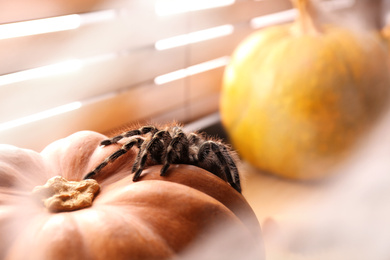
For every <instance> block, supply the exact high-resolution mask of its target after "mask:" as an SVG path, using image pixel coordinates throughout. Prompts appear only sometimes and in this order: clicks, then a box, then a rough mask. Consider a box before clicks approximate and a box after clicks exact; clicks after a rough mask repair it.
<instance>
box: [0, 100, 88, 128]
mask: <svg viewBox="0 0 390 260" xmlns="http://www.w3.org/2000/svg"><path fill="white" fill-rule="evenodd" d="M81 105H82V104H81V102H72V103H70V104H66V105H63V106H59V107H55V108H52V109H48V110H45V111H42V112H39V113H36V114H33V115H29V116H26V117H22V118H18V119H15V120H12V121H8V122H5V123H1V124H0V131H4V130H7V129H10V128H14V127H17V126H21V125H25V124H29V123H32V122H35V121H39V120H42V119H45V118H49V117H52V116H56V115H60V114H63V113H66V112H69V111H72V110H76V109H79V108H80V107H81Z"/></svg>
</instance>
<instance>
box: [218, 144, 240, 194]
mask: <svg viewBox="0 0 390 260" xmlns="http://www.w3.org/2000/svg"><path fill="white" fill-rule="evenodd" d="M219 147H220V149H221V150H222V151H221V152H222V154H223V156H224V157H225V159H226V161H227V163H228V165H229V169H230V172H231V173H232V177H233V179H234V183H235V184H236V185H237V186H238V187H239V188H240V191H241V182H240V174H239V173H238V168H237V166H236V163H235V162H234V160H233V158H232V157H231V156H230V153H229V151H228V149H227V148H226V146H224V145H220V146H219Z"/></svg>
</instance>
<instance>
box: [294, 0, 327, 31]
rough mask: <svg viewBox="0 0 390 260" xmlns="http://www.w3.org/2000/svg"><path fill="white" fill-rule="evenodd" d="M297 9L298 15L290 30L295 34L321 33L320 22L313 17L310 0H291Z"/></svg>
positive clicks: (313, 12)
mask: <svg viewBox="0 0 390 260" xmlns="http://www.w3.org/2000/svg"><path fill="white" fill-rule="evenodd" d="M292 2H293V4H294V6H295V8H296V9H297V10H298V17H297V19H296V21H295V23H294V25H293V26H292V28H291V30H292V32H293V33H294V34H296V35H298V36H299V35H304V34H309V35H319V34H321V33H322V29H321V26H320V24H319V23H318V22H317V21H315V19H313V16H314V14H315V10H314V8H313V6H312V4H311V3H310V0H292Z"/></svg>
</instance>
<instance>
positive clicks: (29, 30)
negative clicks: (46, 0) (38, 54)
mask: <svg viewBox="0 0 390 260" xmlns="http://www.w3.org/2000/svg"><path fill="white" fill-rule="evenodd" d="M80 25H81V18H80V15H78V14H71V15H65V16H59V17H52V18H45V19H38V20H32V21H25V22H17V23H9V24H2V25H0V40H1V39H9V38H15V37H22V36H28V35H35V34H43V33H49V32H58V31H65V30H72V29H76V28H78V27H80Z"/></svg>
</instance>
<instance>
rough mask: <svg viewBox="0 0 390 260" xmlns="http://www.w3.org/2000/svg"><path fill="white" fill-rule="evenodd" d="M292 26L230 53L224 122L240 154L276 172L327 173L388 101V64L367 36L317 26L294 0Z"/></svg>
mask: <svg viewBox="0 0 390 260" xmlns="http://www.w3.org/2000/svg"><path fill="white" fill-rule="evenodd" d="M295 4H296V7H297V9H298V11H299V12H298V17H297V20H296V21H295V22H294V23H292V24H286V25H278V26H274V27H269V28H265V29H261V30H259V31H257V32H254V33H253V34H251V35H249V37H247V38H246V39H245V40H244V41H243V42H242V43H241V44H240V45H239V46H238V47H237V49H236V50H235V52H234V53H233V55H232V59H231V62H230V64H229V65H228V66H227V67H226V70H225V74H224V79H223V88H222V94H221V103H220V112H221V117H222V123H223V125H224V127H225V129H226V131H227V133H228V134H229V137H230V139H231V142H232V143H233V146H234V147H235V149H237V150H238V152H239V154H240V155H241V156H242V157H243V159H245V160H247V161H249V162H250V163H251V164H252V165H254V166H256V167H258V168H260V169H262V170H264V171H268V172H271V173H274V174H277V175H280V176H284V177H288V178H294V179H318V178H322V177H324V176H327V175H328V174H329V173H330V172H331V169H332V167H333V166H335V165H337V164H338V163H339V162H340V161H341V160H342V159H344V158H345V156H347V155H348V153H349V152H350V151H351V150H352V147H353V146H354V145H356V144H357V141H358V140H359V139H360V138H361V137H362V134H363V133H366V131H367V130H368V129H369V127H370V126H372V125H373V122H374V120H375V119H377V118H378V116H379V114H380V113H381V112H382V111H383V109H384V105H385V104H386V103H387V101H388V98H389V87H390V86H389V85H390V79H389V64H388V60H387V58H386V57H387V54H386V51H385V48H384V46H382V45H381V43H380V42H379V41H378V39H377V38H375V36H374V35H372V34H371V33H364V32H356V31H352V30H350V29H344V28H341V27H337V26H325V25H319V24H317V23H316V22H315V21H314V19H312V16H311V12H310V10H311V9H310V5H309V2H308V1H307V0H298V1H297V2H296V3H295Z"/></svg>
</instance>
